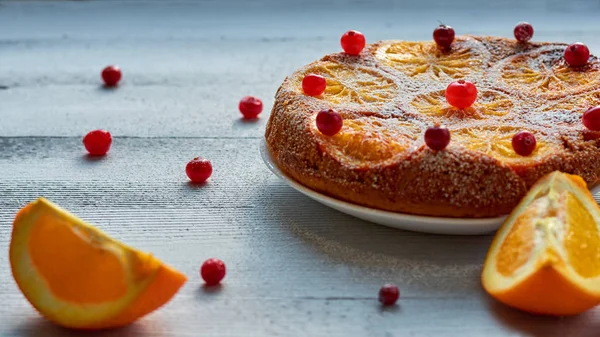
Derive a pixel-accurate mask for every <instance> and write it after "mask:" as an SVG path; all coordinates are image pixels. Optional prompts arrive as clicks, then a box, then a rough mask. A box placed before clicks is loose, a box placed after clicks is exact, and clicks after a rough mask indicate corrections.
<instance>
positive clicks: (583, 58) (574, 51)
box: [564, 42, 590, 67]
mask: <svg viewBox="0 0 600 337" xmlns="http://www.w3.org/2000/svg"><path fill="white" fill-rule="evenodd" d="M564 57H565V61H566V62H567V63H568V64H569V65H570V66H571V67H581V66H584V65H586V63H587V62H588V59H589V58H590V50H589V49H588V47H587V46H586V45H584V44H583V43H581V42H575V43H573V44H572V45H570V46H568V47H567V49H565V55H564Z"/></svg>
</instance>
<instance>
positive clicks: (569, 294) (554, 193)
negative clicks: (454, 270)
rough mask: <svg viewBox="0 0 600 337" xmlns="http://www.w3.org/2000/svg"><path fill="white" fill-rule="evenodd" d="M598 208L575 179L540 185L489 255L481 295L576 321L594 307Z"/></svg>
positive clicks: (599, 262) (599, 271)
mask: <svg viewBox="0 0 600 337" xmlns="http://www.w3.org/2000/svg"><path fill="white" fill-rule="evenodd" d="M599 228H600V208H599V207H598V205H597V204H596V202H595V201H594V199H593V198H592V195H591V193H590V192H589V191H588V189H587V187H586V184H585V182H584V181H583V179H581V178H580V177H579V176H574V175H569V174H565V173H561V172H554V173H551V174H549V175H547V176H545V177H544V178H542V179H540V181H538V182H537V183H536V184H535V185H534V186H533V187H532V188H531V190H530V191H529V192H528V194H527V195H526V196H525V197H524V198H523V200H522V201H521V203H520V204H519V205H518V206H517V207H516V208H515V209H514V211H513V212H512V213H511V214H510V216H509V217H508V218H507V219H506V221H505V222H504V224H503V225H502V227H501V228H500V230H499V231H498V233H497V234H496V237H495V238H494V241H493V242H492V245H491V247H490V249H489V252H488V255H487V258H486V261H485V264H484V269H483V273H482V284H483V287H484V288H485V290H486V291H487V292H488V293H489V294H490V295H491V296H492V297H494V298H496V299H498V300H499V301H501V302H503V303H505V304H507V305H509V306H512V307H515V308H518V309H521V310H524V311H528V312H531V313H536V314H547V315H556V316H564V315H576V314H579V313H582V312H584V311H586V310H588V309H590V308H592V307H594V306H596V305H598V304H600V230H599Z"/></svg>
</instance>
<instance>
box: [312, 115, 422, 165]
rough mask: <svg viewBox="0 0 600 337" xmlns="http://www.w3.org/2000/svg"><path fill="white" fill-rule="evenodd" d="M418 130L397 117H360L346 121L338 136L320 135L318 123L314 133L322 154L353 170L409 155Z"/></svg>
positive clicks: (314, 126) (313, 124)
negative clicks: (408, 150) (408, 152)
mask: <svg viewBox="0 0 600 337" xmlns="http://www.w3.org/2000/svg"><path fill="white" fill-rule="evenodd" d="M418 130H419V128H418V127H417V126H416V125H414V124H411V123H408V122H403V121H400V120H398V119H395V118H389V119H383V118H378V117H374V116H373V117H361V118H357V119H348V120H344V125H343V127H342V129H341V130H340V132H338V133H337V134H336V135H335V136H332V137H329V136H325V135H323V134H321V133H320V132H319V130H318V129H317V126H316V123H314V122H313V123H312V132H313V134H314V135H315V136H317V137H318V138H317V141H318V143H319V145H320V146H321V148H322V149H323V151H325V152H327V153H328V154H329V155H331V156H332V157H334V158H335V159H337V160H338V161H340V162H343V163H344V164H346V165H349V166H350V167H354V168H368V167H374V166H377V165H385V164H386V163H389V162H393V161H394V160H396V159H398V158H399V157H401V156H403V155H404V154H405V153H406V150H407V149H408V148H409V147H410V145H411V144H412V143H413V142H414V141H415V140H416V139H417V135H418V134H419V131H418Z"/></svg>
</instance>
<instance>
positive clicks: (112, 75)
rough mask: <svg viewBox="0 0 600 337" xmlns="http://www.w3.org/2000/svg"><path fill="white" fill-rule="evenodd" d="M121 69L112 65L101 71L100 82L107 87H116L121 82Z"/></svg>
mask: <svg viewBox="0 0 600 337" xmlns="http://www.w3.org/2000/svg"><path fill="white" fill-rule="evenodd" d="M121 76H122V74H121V69H120V68H119V67H118V66H115V65H112V66H108V67H106V68H104V70H102V80H103V81H104V84H106V86H107V87H114V86H116V85H117V84H118V83H119V81H120V80H121Z"/></svg>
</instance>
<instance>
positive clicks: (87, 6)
mask: <svg viewBox="0 0 600 337" xmlns="http://www.w3.org/2000/svg"><path fill="white" fill-rule="evenodd" d="M598 14H600V3H599V2H598V1H565V0H561V1H541V0H535V1H516V0H510V1H505V2H496V3H491V2H490V3H489V4H487V1H482V2H481V3H480V4H473V3H471V1H467V0H455V1H434V0H420V1H406V3H405V4H403V3H401V2H393V1H383V0H382V1H348V2H346V1H342V0H322V1H318V0H309V1H287V2H286V1H284V0H279V1H277V0H260V1H244V0H235V1H225V0H222V1H145V0H144V1H142V0H140V1H125V2H116V1H104V2H88V1H84V2H83V1H82V2H72V1H69V2H54V1H41V2H30V1H23V2H12V1H2V0H0V251H1V252H3V253H2V254H0V336H77V335H79V333H77V332H73V331H69V330H65V329H61V328H57V327H55V326H53V325H51V324H49V323H47V322H45V321H44V320H43V319H41V318H40V317H39V316H38V315H37V314H36V313H35V312H34V310H33V309H32V308H31V306H30V305H29V304H28V303H27V302H26V300H25V299H24V298H23V296H22V295H21V294H20V293H19V291H18V289H17V287H16V285H15V283H14V282H13V280H12V277H11V275H10V269H9V262H8V256H7V255H8V254H6V251H7V247H8V244H9V236H10V231H11V222H12V219H13V217H14V214H15V212H16V211H17V210H18V209H19V208H20V207H22V206H23V205H25V204H26V203H27V202H29V201H31V200H33V199H35V198H36V197H38V196H46V197H48V198H49V199H51V200H53V201H55V202H57V203H59V204H60V205H62V206H64V207H65V208H67V209H69V210H71V211H73V212H74V213H75V214H77V215H79V216H81V217H83V218H84V219H86V220H88V221H90V222H92V223H95V224H97V225H98V226H99V227H100V228H102V229H103V230H105V231H106V232H108V233H109V234H111V235H113V236H115V237H117V238H119V239H121V240H123V241H125V242H127V243H129V244H131V245H134V246H137V247H139V248H141V249H144V250H147V251H151V252H153V253H154V254H155V255H156V256H158V257H159V258H160V259H162V260H164V261H166V262H168V263H169V264H171V265H173V266H175V267H176V268H179V269H180V270H182V271H183V272H185V273H186V274H187V275H188V276H189V279H190V281H189V282H188V283H187V285H186V286H185V287H184V288H183V289H182V290H181V292H180V293H179V294H178V295H177V296H176V297H175V298H174V299H173V301H172V302H170V303H169V304H168V305H167V306H166V307H164V308H163V309H161V310H160V311H158V312H156V313H153V314H151V315H149V316H148V317H146V318H144V319H143V320H141V321H139V322H138V323H136V324H134V325H132V326H130V327H128V328H125V329H122V330H115V331H108V332H103V333H97V334H93V335H94V336H277V335H280V336H382V337H383V336H386V337H387V336H484V335H485V336H490V337H491V336H506V335H534V336H598V335H600V310H592V311H590V312H587V313H585V314H583V315H581V316H578V317H573V318H564V319H559V318H544V317H535V316H531V315H527V314H524V313H520V312H517V311H514V310H511V309H508V308H506V307H504V306H502V305H500V304H498V303H496V302H495V301H493V300H491V299H490V298H489V297H488V296H487V295H486V294H485V293H484V292H483V291H482V288H481V286H480V281H479V276H480V272H481V266H482V263H483V260H484V256H485V253H486V251H487V248H488V245H489V244H490V240H491V237H490V236H480V237H452V236H434V235H424V234H418V233H411V232H403V231H399V230H393V229H389V228H385V227H380V226H376V225H373V224H369V223H367V222H364V221H360V220H357V219H354V218H351V217H349V216H346V215H343V214H341V213H338V212H336V211H333V210H331V209H328V208H326V207H324V206H322V205H320V204H317V203H315V202H313V201H311V200H309V199H307V198H305V197H304V196H302V195H300V194H299V193H297V192H295V191H294V190H292V189H291V188H289V187H288V186H286V185H285V184H284V183H283V182H281V181H279V180H278V179H277V178H276V177H275V176H273V175H272V174H271V173H270V172H269V171H268V170H267V168H266V167H265V166H264V164H263V163H262V161H261V159H260V155H259V150H258V147H259V144H260V141H261V138H262V135H263V132H264V127H265V123H266V121H267V117H268V114H269V113H268V110H269V107H270V106H271V105H272V97H273V95H274V93H275V90H276V89H277V87H278V86H279V84H280V83H281V81H282V80H283V79H284V77H285V76H286V75H288V74H290V73H291V72H292V71H293V70H294V69H296V68H299V67H300V66H302V65H304V64H306V63H308V62H310V61H312V60H314V59H317V58H319V57H320V56H322V55H324V54H326V53H330V52H335V51H337V50H339V43H338V39H339V36H340V34H341V33H342V32H344V31H345V30H347V29H351V28H352V29H358V30H362V31H363V32H364V33H365V34H366V36H367V38H368V40H369V41H375V40H379V39H391V38H402V39H429V38H430V36H431V31H432V28H433V27H434V26H435V25H436V24H437V20H442V21H444V22H446V23H448V24H451V25H453V26H454V27H455V28H456V30H457V33H459V34H462V33H470V34H488V35H504V36H510V34H511V33H512V27H513V25H514V24H515V23H516V22H518V21H520V20H528V21H530V22H531V23H532V24H533V25H534V26H535V29H536V33H535V37H534V38H535V39H537V40H559V41H565V42H571V41H576V40H581V41H583V42H585V43H587V44H588V45H589V46H590V47H591V49H592V52H596V53H598V52H600V29H599V28H598V27H599V26H598ZM110 63H117V64H119V65H121V67H122V68H123V72H124V81H123V83H122V86H121V87H120V88H118V90H109V91H107V90H103V89H101V88H100V86H99V71H100V70H101V68H102V67H103V66H105V65H107V64H110ZM248 94H251V95H256V96H259V97H261V98H262V99H263V100H264V102H265V106H266V109H265V110H266V111H265V113H263V114H262V116H261V118H260V120H258V121H257V122H254V123H245V122H242V121H240V119H239V113H238V112H237V102H238V100H239V98H241V97H242V96H244V95H248ZM95 128H106V129H108V130H110V131H111V132H112V133H113V135H114V136H115V137H116V138H115V140H114V143H113V147H112V151H111V152H110V155H109V156H107V157H106V158H104V159H101V160H88V159H87V158H86V156H84V151H83V147H82V145H81V137H82V136H83V135H84V134H85V132H87V131H89V130H91V129H95ZM198 155H200V156H205V157H207V158H209V159H211V160H212V162H213V165H214V175H213V178H212V180H211V181H210V183H209V184H207V185H206V186H203V187H194V186H191V185H189V184H188V183H187V179H186V177H185V173H184V167H185V164H186V163H187V161H188V160H189V159H191V158H193V157H194V156H198ZM213 256H215V257H219V258H221V259H222V260H224V261H225V262H226V264H227V267H228V275H227V277H226V279H225V281H224V284H223V286H222V287H220V288H217V289H213V290H210V291H207V290H205V289H204V288H202V286H201V284H202V283H201V280H200V277H199V275H198V270H199V267H200V264H201V263H202V262H203V261H204V260H205V259H207V258H209V257H213ZM386 282H394V283H397V284H398V285H399V286H400V288H401V300H400V302H399V305H398V306H397V307H393V308H390V309H382V308H381V307H380V306H379V304H378V302H377V300H376V296H377V292H378V290H379V287H380V286H381V285H382V284H383V283H386Z"/></svg>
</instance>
